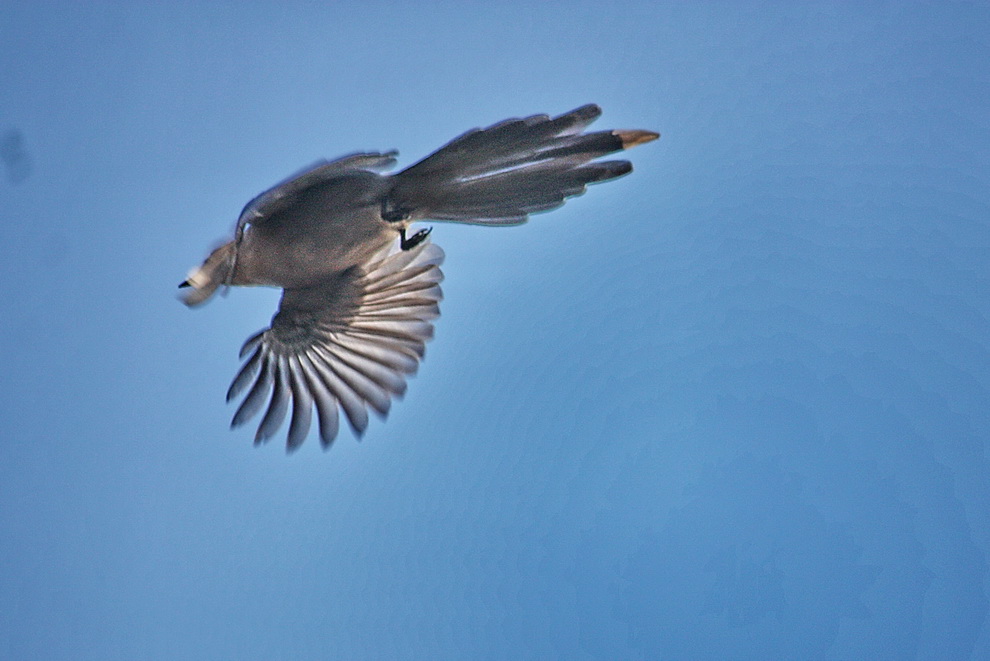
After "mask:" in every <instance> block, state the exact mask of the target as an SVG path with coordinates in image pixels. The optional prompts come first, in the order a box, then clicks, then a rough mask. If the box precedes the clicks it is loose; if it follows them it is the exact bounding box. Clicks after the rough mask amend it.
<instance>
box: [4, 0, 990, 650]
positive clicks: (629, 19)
mask: <svg viewBox="0 0 990 661" xmlns="http://www.w3.org/2000/svg"><path fill="white" fill-rule="evenodd" d="M246 4H248V5H249V6H248V7H244V6H241V5H240V4H235V3H199V2H187V3H159V4H153V3H103V4H99V3H89V4H87V5H86V6H82V5H78V4H69V3H64V4H59V3H47V4H46V3H13V2H5V3H0V89H3V94H2V96H0V147H2V150H0V151H2V153H0V202H2V206H0V209H2V211H0V221H2V222H3V227H4V229H5V231H4V233H3V235H2V237H3V238H2V240H0V276H2V279H3V282H4V283H5V285H6V287H5V293H4V297H5V309H6V314H5V315H4V321H3V322H2V323H0V341H2V343H3V344H2V346H3V347H4V349H5V352H4V354H5V357H4V359H3V362H2V365H3V374H4V376H3V378H2V379H0V421H2V424H3V431H4V433H3V442H2V443H0V531H2V532H0V557H2V558H3V563H2V564H0V657H3V658H17V659H30V658H65V659H135V658H141V659H175V658H183V659H218V658H237V659H329V658H335V659H367V658H393V659H428V658H451V659H453V658H472V659H474V658H477V659H508V658H512V659H547V658H561V659H607V658H622V659H637V658H642V659H658V658H663V659H772V658H781V659H784V658H791V659H793V658H801V659H835V658H873V659H907V658H952V659H967V658H986V657H990V629H988V626H987V621H986V616H987V607H988V601H987V558H986V556H987V551H988V549H990V521H988V511H987V503H988V502H990V465H988V462H987V458H986V450H987V441H988V437H987V431H986V430H987V429H990V396H988V394H990V322H988V314H987V301H988V300H990V268H988V266H987V264H988V260H987V257H988V252H990V227H988V219H990V196H988V190H990V185H988V184H990V149H988V147H990V128H988V127H990V122H988V113H987V106H986V102H985V100H984V99H985V94H986V89H987V88H988V87H990V49H988V42H990V38H988V37H987V30H986V26H987V25H988V24H990V11H988V10H987V8H985V7H983V6H979V5H973V4H961V3H932V4H917V3H868V4H866V5H862V6H860V5H852V4H842V5H832V4H821V5H814V4H801V5H800V6H793V7H792V6H788V5H785V4H780V3H767V4H763V3H746V4H743V3H734V4H728V3H720V4H695V3H690V4H689V3H669V4H667V3H646V2H642V3H636V2H617V3H613V4H611V5H608V6H604V5H602V4H601V3H593V2H575V3H567V4H564V3H543V4H539V5H533V4H531V3H521V2H520V3H446V2H441V3H409V5H408V6H403V7H398V6H393V3H384V2H370V3H369V2H362V3H265V2H254V3H246ZM588 102H594V103H598V104H600V105H601V106H602V107H603V108H604V111H605V114H604V116H603V118H602V119H600V120H599V122H598V124H596V127H600V128H643V129H651V130H656V131H660V132H661V133H662V134H663V137H662V138H661V140H660V141H659V142H657V143H652V144H649V145H646V146H643V147H639V148H637V149H636V150H634V151H632V152H630V154H629V156H630V159H631V160H632V161H633V162H634V164H635V168H636V171H635V172H634V173H633V174H632V175H630V176H628V177H625V178H623V179H621V180H619V181H616V182H611V183H607V184H603V185H600V186H597V187H593V188H592V189H591V190H589V192H588V193H587V195H585V196H584V197H581V198H579V199H575V200H572V201H570V202H569V203H568V204H567V205H566V206H565V207H563V208H562V209H559V210H557V211H554V212H552V213H549V214H544V215H540V216H537V217H535V218H533V220H532V221H531V222H530V223H529V224H528V225H525V226H522V227H516V228H509V229H500V228H481V227H463V226H461V227H459V226H454V225H444V224H439V223H438V224H436V225H435V227H434V232H433V240H434V241H435V242H436V243H438V244H439V245H441V246H442V247H443V248H444V250H445V251H446V253H447V260H446V262H445V265H444V271H445V273H446V275H447V280H446V282H445V284H444V292H445V295H446V299H445V301H444V303H443V305H442V313H443V316H442V317H441V318H440V319H439V320H438V322H437V334H436V339H435V340H434V341H433V342H432V343H431V344H430V346H429V348H428V350H427V357H426V361H425V363H424V364H423V366H422V368H421V370H420V373H419V375H417V376H416V377H415V378H414V379H413V380H412V381H411V383H410V387H409V392H408V394H407V395H406V397H405V399H404V400H403V401H402V402H400V403H398V404H397V405H395V406H394V407H393V409H392V412H391V414H390V416H389V419H388V421H387V422H384V423H383V422H381V421H378V420H375V421H373V422H372V424H371V427H370V429H369V431H368V433H367V434H366V435H365V437H364V439H363V440H362V441H361V442H358V441H356V440H354V439H353V438H352V437H351V436H349V435H348V434H347V433H346V432H345V433H342V434H341V436H340V438H339V439H338V440H337V442H336V444H335V445H334V447H333V448H332V449H331V450H330V451H329V452H327V453H323V452H322V451H321V450H320V448H319V444H318V442H316V438H315V436H313V437H311V438H310V439H309V440H308V441H307V443H306V444H305V445H304V446H303V448H302V449H301V450H300V451H299V452H297V453H295V454H293V455H291V456H286V454H285V453H284V450H283V448H282V444H281V437H279V438H278V439H277V441H275V442H272V443H270V444H268V445H266V446H263V447H260V448H256V447H253V446H252V444H251V439H252V433H251V431H250V430H249V429H245V430H239V431H235V432H230V431H228V429H227V425H228V421H229V416H230V415H231V413H232V410H231V408H230V407H227V406H225V405H224V402H223V395H224V392H225V390H226V387H227V385H228V383H229V380H230V378H231V377H232V376H233V374H234V373H235V371H236V369H237V367H238V361H237V350H238V348H239V347H240V344H241V342H242V341H243V340H244V339H245V338H246V337H247V336H248V335H249V334H250V333H253V332H254V331H256V330H258V329H260V328H262V327H264V326H265V325H266V324H267V323H268V321H269V319H270V317H271V315H272V313H273V312H274V309H275V305H276V303H277V299H278V293H277V292H275V291H266V290H237V291H233V292H231V293H230V295H229V296H228V297H226V298H222V299H219V300H216V301H214V302H212V303H211V304H210V305H208V306H206V307H205V308H203V309H199V310H195V311H189V310H187V309H186V308H185V307H184V306H182V305H181V304H180V303H179V302H177V301H176V299H175V290H174V287H175V285H176V283H177V282H178V281H179V280H181V278H182V277H183V276H184V275H185V273H186V271H187V270H188V269H189V268H190V267H191V266H193V265H196V264H198V263H199V261H200V260H201V259H202V258H203V256H204V255H205V254H206V252H207V251H208V250H209V249H210V248H211V247H212V246H213V245H215V243H216V242H218V241H220V240H222V239H224V238H225V237H226V236H227V235H228V233H229V232H230V230H231V228H232V227H233V224H234V221H235V220H236V216H237V214H238V212H239V211H240V209H241V207H242V206H243V204H244V203H245V202H246V201H247V200H248V199H250V198H251V197H252V196H254V195H255V194H257V193H258V192H260V191H261V190H263V189H265V188H267V187H268V186H270V185H271V184H272V183H274V182H275V181H278V180H280V179H282V178H283V177H285V176H287V175H288V174H290V173H291V172H294V171H296V170H297V169H299V168H300V167H302V166H304V165H306V164H308V163H310V162H312V161H313V160H315V159H317V158H321V157H333V156H337V155H340V154H344V153H348V152H352V151H356V150H377V149H390V148H397V149H399V151H400V165H402V166H404V165H408V164H411V163H412V162H414V161H415V160H417V159H419V158H421V157H422V156H424V155H426V154H427V153H429V152H430V151H432V150H433V149H435V148H437V147H439V146H440V145H441V144H442V143H444V142H445V141H447V140H449V139H450V138H452V137H454V136H455V135H458V134H459V133H461V132H463V131H464V130H466V129H468V128H471V127H474V126H481V125H487V124H490V123H493V122H496V121H498V120H500V119H503V118H505V117H512V116H521V115H528V114H533V113H538V112H548V113H560V112H564V111H566V110H569V109H571V108H573V107H576V106H579V105H581V104H584V103H588Z"/></svg>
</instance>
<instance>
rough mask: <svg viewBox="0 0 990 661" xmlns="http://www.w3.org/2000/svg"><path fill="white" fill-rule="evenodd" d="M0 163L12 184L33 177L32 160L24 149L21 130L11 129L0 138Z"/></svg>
mask: <svg viewBox="0 0 990 661" xmlns="http://www.w3.org/2000/svg"><path fill="white" fill-rule="evenodd" d="M0 161H2V162H3V166H4V169H5V170H6V171H7V179H8V180H9V181H10V183H12V184H19V183H21V182H22V181H24V180H25V179H27V178H28V177H30V176H31V158H30V157H29V156H28V153H27V150H26V149H25V148H24V134H23V133H21V132H20V130H18V129H9V130H7V131H4V133H3V135H2V136H0Z"/></svg>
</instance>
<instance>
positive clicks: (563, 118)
mask: <svg viewBox="0 0 990 661" xmlns="http://www.w3.org/2000/svg"><path fill="white" fill-rule="evenodd" d="M600 114H601V110H600V109H599V108H598V107H597V106H594V105H589V106H583V107H581V108H578V109H576V110H574V111H571V112H570V113H565V114H563V115H560V116H559V117H555V118H550V117H548V116H546V115H534V116H531V117H526V118H523V119H513V120H506V121H504V122H500V123H499V124H496V125H494V126H491V127H488V128H486V129H474V130H472V131H469V132H467V133H465V134H463V135H461V136H460V137H458V138H456V139H454V140H453V141H451V142H450V143H448V144H447V145H445V146H444V147H443V148H441V149H440V150H438V151H437V152H435V153H434V154H432V155H430V156H428V157H427V158H425V159H423V160H422V161H420V162H418V163H416V164H415V165H413V166H411V167H409V168H407V169H406V170H403V171H401V172H399V173H397V174H393V175H386V174H382V173H381V172H382V171H384V170H387V169H388V168H390V167H392V166H393V165H394V164H395V156H396V154H395V152H388V153H362V154H354V155H352V156H347V157H344V158H341V159H337V160H336V161H331V162H320V163H317V164H315V165H313V166H311V167H310V168H307V169H306V170H304V171H302V172H301V173H299V174H297V175H295V176H293V177H291V178H289V179H287V180H285V181H283V182H281V183H280V184H278V185H276V186H275V187H274V188H272V189H270V190H268V191H266V192H265V193H262V194H261V195H259V196H258V197H256V198H255V199H253V200H251V202H249V203H248V204H247V206H245V208H244V210H243V211H242V212H241V216H240V218H239V220H238V223H237V229H236V232H235V236H234V239H233V240H231V241H230V242H228V243H226V244H224V245H222V246H221V247H220V248H218V249H216V250H215V251H214V252H213V253H212V254H211V255H210V256H209V257H208V258H207V259H206V261H205V262H204V263H203V265H202V266H200V267H199V268H197V269H194V270H193V272H191V273H190V275H189V277H188V279H187V280H186V281H185V282H184V283H183V286H188V287H189V288H190V289H189V290H187V293H186V294H185V295H184V301H185V302H186V303H187V304H188V305H198V304H200V303H203V302H204V301H206V300H207V299H208V298H210V296H212V294H213V293H214V292H215V291H216V289H217V288H219V287H220V286H224V285H246V286H250V285H263V286H272V287H280V288H282V289H283V290H284V293H283V297H282V302H281V304H280V306H279V312H278V313H277V314H276V315H275V317H274V318H273V319H272V326H271V328H269V329H267V330H265V331H262V332H261V333H258V334H256V335H255V336H253V337H252V338H250V339H249V340H248V341H247V343H245V345H244V348H243V349H242V352H241V355H242V357H247V360H246V362H245V364H244V366H243V367H242V369H241V371H240V373H239V374H238V375H237V377H236V378H235V379H234V382H233V383H232V384H231V388H230V391H229V392H228V400H230V399H232V398H234V397H236V396H237V395H238V394H239V393H240V392H242V391H243V390H244V389H246V388H248V386H250V389H249V390H248V393H247V395H246V396H245V398H244V401H243V402H242V404H241V406H240V407H239V408H238V411H237V413H236V414H235V416H234V420H233V426H237V425H239V424H241V423H243V422H244V421H246V420H247V419H248V418H250V417H251V416H252V415H254V414H255V413H256V412H257V411H258V410H259V409H260V408H261V406H262V405H263V404H264V403H265V400H266V399H267V400H268V408H267V410H266V412H265V415H264V417H263V419H262V422H261V424H260V426H259V428H258V433H257V435H256V437H255V439H256V441H259V442H260V441H263V440H266V439H268V438H269V437H270V436H271V435H272V434H274V432H275V431H276V430H277V428H278V427H279V426H280V425H281V423H282V421H283V419H284V418H285V416H286V414H287V412H288V408H289V404H290V403H291V404H292V417H291V422H290V427H289V437H288V447H289V449H290V450H291V449H293V448H295V447H298V445H299V444H300V443H301V442H302V441H303V440H304V439H305V437H306V435H307V433H308V430H309V426H310V420H311V416H312V409H313V408H314V407H315V409H316V411H317V414H318V417H319V420H320V436H321V441H322V442H323V444H324V446H325V447H327V446H329V445H330V443H331V442H332V441H333V439H334V437H335V436H336V433H337V429H338V407H339V408H340V409H342V410H343V411H344V413H345V415H346V416H347V419H348V421H349V422H350V423H351V426H352V427H353V428H354V430H355V431H356V432H357V433H358V434H360V433H361V432H363V431H364V429H365V427H366V426H367V422H368V416H367V408H368V407H371V408H372V409H373V410H375V411H376V412H378V413H379V414H381V415H382V416H384V415H385V414H386V413H387V412H388V409H389V406H390V403H391V398H392V397H393V396H401V395H402V394H403V393H404V392H405V387H406V383H405V375H407V374H412V373H414V372H415V371H416V369H417V367H418V364H419V361H420V360H421V358H422V356H423V351H424V347H425V343H426V341H427V340H428V339H430V337H432V333H433V326H432V324H431V321H432V320H433V319H434V318H436V317H437V316H438V315H439V307H438V305H439V301H440V299H441V297H442V294H441V291H440V287H439V283H440V281H441V279H442V277H443V275H442V273H441V272H440V263H441V262H442V260H443V251H441V250H440V249H439V248H438V247H437V246H435V245H434V244H432V243H430V242H429V241H427V240H426V239H427V234H428V233H429V230H421V231H419V232H417V233H415V234H414V235H413V236H412V237H407V236H406V230H407V229H408V227H409V225H410V223H412V222H414V221H417V220H424V219H432V220H441V221H453V222H464V223H472V224H482V225H514V224H519V223H522V222H525V221H526V219H527V217H528V214H530V213H536V212H540V211H547V210H549V209H552V208H555V207H557V206H560V205H561V204H563V202H564V200H565V199H566V198H567V197H571V196H573V195H578V194H580V193H582V192H583V191H584V188H585V186H586V185H587V184H589V183H595V182H599V181H607V180H609V179H614V178H616V177H618V176H621V175H623V174H626V173H627V172H629V171H630V170H631V169H632V166H631V165H630V164H629V162H628V161H595V159H597V158H598V157H600V156H604V155H605V154H608V153H611V152H614V151H619V150H622V149H627V148H629V147H632V146H635V145H637V144H641V143H643V142H648V141H650V140H654V139H656V138H657V137H658V135H657V134H656V133H651V132H649V131H600V132H597V133H583V129H584V128H585V127H586V126H587V125H588V124H589V123H591V122H592V121H593V120H594V119H596V118H597V117H598V116H599V115H600ZM396 238H399V239H400V240H399V241H398V242H397V241H396ZM396 244H398V245H396Z"/></svg>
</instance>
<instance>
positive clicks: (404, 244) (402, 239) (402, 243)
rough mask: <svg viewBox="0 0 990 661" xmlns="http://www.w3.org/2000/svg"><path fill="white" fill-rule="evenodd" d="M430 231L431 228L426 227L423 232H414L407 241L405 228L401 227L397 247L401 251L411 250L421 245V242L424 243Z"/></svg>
mask: <svg viewBox="0 0 990 661" xmlns="http://www.w3.org/2000/svg"><path fill="white" fill-rule="evenodd" d="M432 231H433V228H432V227H427V228H426V229H425V230H419V231H418V232H416V233H415V234H413V235H412V236H411V237H409V238H408V239H407V238H406V228H404V227H403V228H402V229H400V230H399V247H400V248H402V249H403V250H412V249H413V248H415V247H416V246H418V245H419V244H421V243H422V242H423V241H425V240H426V237H428V236H429V235H430V232H432Z"/></svg>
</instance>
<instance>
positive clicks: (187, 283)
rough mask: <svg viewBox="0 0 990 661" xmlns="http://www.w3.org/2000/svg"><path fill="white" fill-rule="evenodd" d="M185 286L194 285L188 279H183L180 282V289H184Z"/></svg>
mask: <svg viewBox="0 0 990 661" xmlns="http://www.w3.org/2000/svg"><path fill="white" fill-rule="evenodd" d="M185 287H192V285H191V284H190V283H189V281H188V280H183V281H182V282H180V283H179V289H184V288H185Z"/></svg>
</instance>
